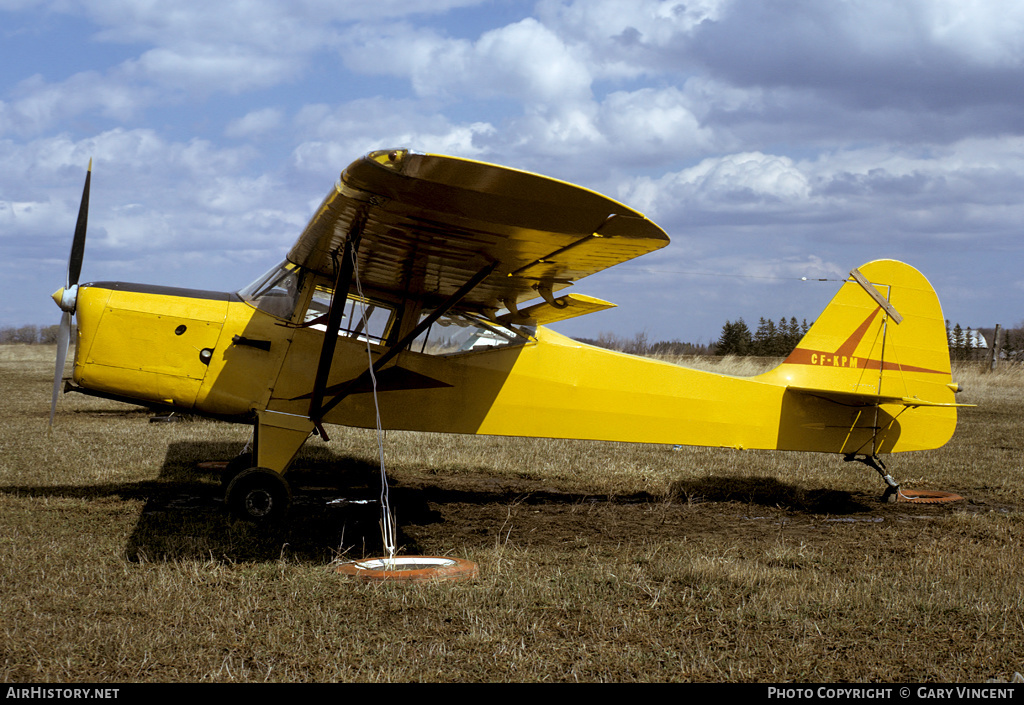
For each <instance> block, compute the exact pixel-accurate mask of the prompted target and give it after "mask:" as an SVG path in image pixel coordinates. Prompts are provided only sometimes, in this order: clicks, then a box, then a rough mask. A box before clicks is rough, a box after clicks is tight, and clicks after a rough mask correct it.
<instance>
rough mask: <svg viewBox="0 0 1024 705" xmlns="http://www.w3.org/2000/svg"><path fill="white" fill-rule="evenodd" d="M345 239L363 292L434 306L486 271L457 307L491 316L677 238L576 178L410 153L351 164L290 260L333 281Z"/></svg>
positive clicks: (369, 156) (377, 155)
mask: <svg viewBox="0 0 1024 705" xmlns="http://www.w3.org/2000/svg"><path fill="white" fill-rule="evenodd" d="M348 240H357V241H358V246H357V247H354V248H352V249H354V250H355V252H356V253H357V262H358V272H359V278H360V281H361V283H362V286H363V288H364V289H367V290H376V291H378V292H387V293H390V294H393V295H398V296H402V297H416V298H419V299H421V300H422V301H423V304H424V307H431V306H434V305H438V304H439V303H440V302H442V301H444V300H445V299H446V298H447V297H449V296H452V295H453V294H454V293H455V292H457V291H459V289H460V287H463V286H464V285H465V284H466V282H467V281H470V280H471V279H472V278H473V277H475V276H476V277H482V279H480V281H479V283H478V284H476V285H475V286H474V287H473V288H472V289H471V290H470V291H469V292H468V293H466V294H465V295H464V296H461V298H460V301H459V303H458V304H457V308H458V309H463V310H474V311H478V312H490V313H492V314H493V312H494V311H495V310H497V309H501V308H508V309H509V310H510V311H515V309H516V305H517V304H518V302H520V301H527V300H530V299H534V298H536V297H538V296H543V297H544V298H545V299H547V300H548V301H549V302H551V301H552V297H551V292H553V291H557V290H559V289H562V288H564V287H566V286H569V285H570V284H572V283H573V282H574V281H576V280H578V279H581V278H582V277H585V276H587V275H589V274H593V273H595V272H598V271H600V270H602V269H605V268H607V267H611V266H613V265H615V264H618V263H620V262H624V261H627V260H630V259H632V258H634V257H637V256H639V255H642V254H645V253H648V252H651V251H653V250H656V249H659V248H661V247H664V246H665V245H667V244H668V242H669V239H668V236H667V235H666V234H665V232H664V231H663V230H662V229H661V228H659V227H658V226H657V225H655V224H654V223H652V222H651V221H650V220H648V219H647V218H646V217H644V216H643V215H642V214H641V213H638V212H637V211H634V210H632V209H630V208H628V207H626V206H624V205H622V204H621V203H618V202H616V201H614V200H612V199H610V198H606V197H605V196H602V195H600V194H598V193H595V192H593V191H590V190H587V189H584V188H581V187H579V186H574V185H572V184H568V183H566V182H563V181H558V180H555V179H550V178H547V177H543V176H539V175H536V174H531V173H529V172H525V171H518V170H515V169H509V168H506V167H500V166H495V165H492V164H484V163H481V162H475V161H471V160H465V159H458V158H454V157H446V156H440V155H433V154H420V153H417V152H413V151H409V150H381V151H376V152H371V153H370V154H367V155H366V156H365V157H363V158H361V159H359V160H357V161H355V162H353V163H352V164H350V165H349V166H348V167H347V168H346V169H345V170H344V171H343V172H342V173H341V178H340V179H339V181H338V183H337V184H336V186H335V188H334V189H333V190H332V191H331V193H329V194H328V195H327V197H326V198H325V199H324V201H323V203H322V204H321V206H320V208H319V209H318V210H317V212H316V214H315V215H314V216H313V218H312V219H311V220H310V222H309V224H308V225H307V226H306V229H305V230H304V231H303V233H302V235H301V236H300V237H299V239H298V241H297V242H296V243H295V245H294V246H293V247H292V249H291V251H290V252H289V253H288V260H289V261H290V262H292V263H294V264H296V265H300V266H302V267H305V268H308V269H311V270H314V271H316V272H319V273H320V274H323V275H325V276H328V277H331V276H334V275H336V273H337V272H336V261H337V260H338V258H339V253H341V252H342V251H343V249H344V248H345V244H346V241H348ZM488 268H491V269H490V271H489V272H485V271H484V270H486V269H488ZM564 305H565V304H564V303H563V302H559V306H560V307H561V306H564Z"/></svg>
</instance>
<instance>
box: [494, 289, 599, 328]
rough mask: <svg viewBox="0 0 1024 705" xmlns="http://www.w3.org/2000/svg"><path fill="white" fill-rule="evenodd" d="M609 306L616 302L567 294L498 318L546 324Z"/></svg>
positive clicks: (534, 324)
mask: <svg viewBox="0 0 1024 705" xmlns="http://www.w3.org/2000/svg"><path fill="white" fill-rule="evenodd" d="M608 308H615V304H613V303H611V302H610V301H602V300H601V299H598V298H595V297H593V296H586V295H585V294H566V295H565V296H559V297H558V298H557V299H554V303H553V304H552V303H550V302H548V301H542V302H540V303H539V304H534V305H533V306H528V307H526V308H524V309H522V310H520V311H519V312H518V315H517V314H516V313H512V312H509V313H505V314H502V315H501V316H498V318H497V320H498V322H499V323H502V324H504V325H509V324H512V325H520V326H546V325H550V324H551V323H555V322H557V321H564V320H566V319H569V318H576V317H577V316H583V315H586V314H588V313H593V312H594V311H603V310H605V309H608Z"/></svg>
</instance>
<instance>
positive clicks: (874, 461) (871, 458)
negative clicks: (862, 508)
mask: <svg viewBox="0 0 1024 705" xmlns="http://www.w3.org/2000/svg"><path fill="white" fill-rule="evenodd" d="M843 459H844V460H846V462H852V461H856V462H858V463H864V464H865V465H867V466H868V467H869V468H874V469H875V471H877V472H878V474H879V475H881V476H882V479H883V480H885V484H886V488H885V493H884V494H883V495H882V501H883V502H888V501H890V499H891V498H892V496H893V495H895V494H896V493H897V492H899V491H900V486H899V483H898V482H896V480H894V479H892V475H890V474H889V471H888V470H886V468H885V463H883V462H882V459H881V458H879V457H878V456H877V455H857V454H856V453H851V454H849V455H847V456H845V457H844V458H843Z"/></svg>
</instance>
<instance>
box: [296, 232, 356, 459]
mask: <svg viewBox="0 0 1024 705" xmlns="http://www.w3.org/2000/svg"><path fill="white" fill-rule="evenodd" d="M363 221H365V218H363V219H362V221H361V222H360V223H359V224H358V226H357V227H356V228H353V232H352V233H350V235H349V237H348V238H346V239H345V247H344V249H343V251H342V255H341V261H340V262H338V261H337V260H335V262H334V271H335V275H334V293H333V294H332V295H331V306H330V308H329V309H328V310H327V330H326V331H324V342H323V345H321V346H320V361H319V362H318V363H317V366H316V380H315V381H314V382H313V396H312V398H311V399H310V400H309V418H310V420H311V421H312V422H313V426H314V427H316V430H317V433H319V434H320V437H321V438H323V439H324V440H327V434H326V433H324V429H323V425H322V423H321V420H322V419H323V417H324V414H326V413H327V410H326V409H324V408H323V403H324V390H325V389H326V388H327V377H328V375H329V374H330V372H331V361H332V360H333V359H334V349H335V347H336V346H337V344H338V331H339V330H340V329H341V319H342V317H343V315H344V313H345V303H346V302H347V301H348V290H349V287H350V286H351V285H352V267H353V259H354V257H355V252H356V250H357V249H358V247H359V239H360V236H361V235H362V230H363V228H362V222H363ZM339 292H340V293H341V296H340V298H339V296H338V293H339Z"/></svg>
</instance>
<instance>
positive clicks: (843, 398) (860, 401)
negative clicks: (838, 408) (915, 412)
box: [786, 387, 976, 408]
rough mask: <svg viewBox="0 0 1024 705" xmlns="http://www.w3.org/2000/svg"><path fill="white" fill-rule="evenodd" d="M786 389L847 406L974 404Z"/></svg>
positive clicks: (823, 390) (808, 389)
mask: <svg viewBox="0 0 1024 705" xmlns="http://www.w3.org/2000/svg"><path fill="white" fill-rule="evenodd" d="M786 389H787V391H791V392H799V393H800V394H807V395H809V396H812V397H818V398H820V399H828V400H829V401H834V402H835V403H837V404H845V405H847V406H876V405H878V404H900V405H902V406H909V407H918V406H933V407H944V408H961V407H971V406H976V405H975V404H958V403H955V402H941V401H926V400H924V399H918V398H917V397H889V396H880V395H878V394H859V393H856V392H837V391H835V390H831V389H813V388H809V387H786Z"/></svg>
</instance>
